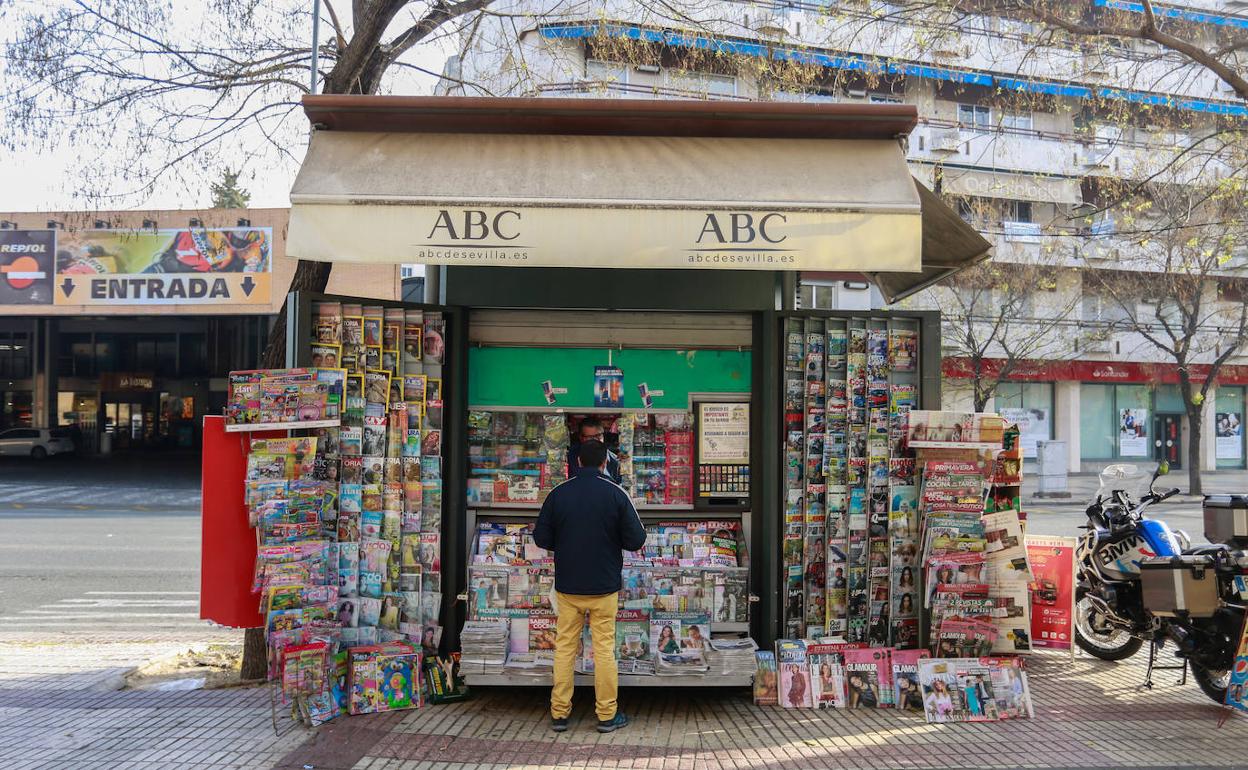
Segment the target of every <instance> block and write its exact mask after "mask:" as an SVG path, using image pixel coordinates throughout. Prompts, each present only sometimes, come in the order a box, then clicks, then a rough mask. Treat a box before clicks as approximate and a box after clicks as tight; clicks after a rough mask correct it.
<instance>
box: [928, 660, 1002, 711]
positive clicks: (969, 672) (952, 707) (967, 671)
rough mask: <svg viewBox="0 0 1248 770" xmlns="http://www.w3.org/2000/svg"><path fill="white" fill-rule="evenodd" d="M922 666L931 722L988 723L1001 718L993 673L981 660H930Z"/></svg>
mask: <svg viewBox="0 0 1248 770" xmlns="http://www.w3.org/2000/svg"><path fill="white" fill-rule="evenodd" d="M918 665H919V683H920V685H921V686H922V688H923V710H924V713H925V715H926V716H927V721H928V722H987V721H993V720H995V719H998V718H999V711H998V707H997V702H996V698H995V694H994V692H993V685H992V670H991V667H990V666H989V665H987V664H986V663H984V662H981V661H980V659H978V658H975V659H947V658H927V659H924V660H920V661H919V664H918Z"/></svg>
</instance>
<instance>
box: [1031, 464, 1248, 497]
mask: <svg viewBox="0 0 1248 770" xmlns="http://www.w3.org/2000/svg"><path fill="white" fill-rule="evenodd" d="M1124 462H1125V461H1124ZM1134 465H1136V466H1137V467H1138V468H1139V469H1140V472H1141V473H1143V474H1144V475H1143V477H1141V478H1140V480H1139V482H1138V484H1137V486H1138V487H1139V489H1138V490H1136V489H1132V491H1133V492H1142V491H1143V490H1144V489H1145V488H1147V486H1148V477H1149V475H1150V474H1151V473H1152V472H1153V469H1154V468H1155V467H1156V463H1153V462H1152V461H1139V462H1136V463H1134ZM1201 482H1202V483H1203V484H1204V489H1205V494H1210V495H1212V494H1226V493H1236V494H1248V471H1244V470H1224V471H1205V472H1204V473H1202V474H1201ZM1038 485H1039V479H1038V478H1037V477H1036V471H1035V466H1033V465H1028V466H1027V467H1026V468H1024V469H1023V501H1024V503H1028V502H1030V503H1034V504H1041V505H1045V506H1052V505H1077V506H1079V507H1081V508H1086V507H1087V505H1088V503H1090V502H1092V498H1094V497H1095V496H1096V490H1097V488H1098V487H1099V486H1100V477H1099V475H1098V474H1096V473H1078V474H1074V475H1072V476H1067V477H1066V488H1067V490H1068V491H1069V492H1070V497H1069V498H1038V497H1036V489H1037V487H1038ZM1157 487H1158V488H1160V489H1165V488H1167V487H1178V488H1179V489H1180V490H1182V492H1181V494H1179V495H1177V496H1176V497H1172V498H1171V499H1170V500H1171V501H1172V502H1173V503H1175V504H1183V503H1187V504H1193V503H1194V504H1199V503H1200V502H1201V501H1202V500H1203V495H1195V496H1193V495H1189V494H1187V490H1188V478H1187V471H1184V470H1176V471H1172V472H1170V473H1169V474H1168V475H1166V476H1162V477H1161V478H1160V479H1158V480H1157Z"/></svg>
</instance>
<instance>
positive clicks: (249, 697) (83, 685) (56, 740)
mask: <svg viewBox="0 0 1248 770" xmlns="http://www.w3.org/2000/svg"><path fill="white" fill-rule="evenodd" d="M230 633H232V634H233V636H234V637H237V636H238V635H239V634H238V632H223V631H221V632H216V633H211V634H210V636H211V637H212V638H217V639H219V638H227V637H228V635H229V634H230ZM190 646H191V645H190V644H189V643H188V642H187V641H186V640H185V637H181V636H163V637H126V636H123V635H112V636H110V637H106V638H97V639H92V640H91V641H89V642H84V641H83V640H82V639H81V638H79V639H76V640H72V641H71V640H68V639H64V638H62V639H59V640H56V641H41V642H40V641H34V640H32V639H30V638H25V639H21V640H19V639H16V638H13V637H4V638H2V639H0V768H5V769H6V770H9V769H10V768H12V769H13V770H17V769H18V768H74V770H94V769H95V768H100V770H103V769H104V768H109V769H110V770H111V769H112V768H122V767H126V768H146V769H148V770H156V769H157V768H175V767H176V768H182V767H197V768H209V767H211V768H221V769H222V770H224V768H257V767H268V766H271V765H273V764H274V763H275V762H277V761H278V760H280V759H281V758H282V757H283V756H284V755H286V754H287V753H289V752H290V751H291V750H292V749H294V748H295V747H296V746H298V745H299V744H300V743H302V742H303V741H304V740H305V739H306V738H307V733H306V731H304V730H302V729H301V728H293V727H292V726H290V725H289V724H288V723H281V727H282V730H283V734H282V735H281V736H276V735H274V730H273V725H272V721H271V719H270V716H269V697H268V693H267V691H266V690H265V689H263V688H254V687H253V688H231V689H222V690H212V691H203V690H195V691H181V692H177V691H162V690H126V691H118V688H119V687H121V685H122V678H123V677H124V675H125V673H126V672H127V671H129V670H130V669H132V668H134V667H135V666H137V665H140V664H141V663H144V662H146V661H148V660H151V659H153V658H158V657H164V656H167V655H173V654H176V653H179V652H183V651H185V650H187V649H188V648H189V647H190Z"/></svg>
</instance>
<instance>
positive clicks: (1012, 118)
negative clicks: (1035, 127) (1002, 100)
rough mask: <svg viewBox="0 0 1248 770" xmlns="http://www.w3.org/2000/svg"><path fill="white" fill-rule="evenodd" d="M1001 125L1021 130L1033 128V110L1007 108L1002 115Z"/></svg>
mask: <svg viewBox="0 0 1248 770" xmlns="http://www.w3.org/2000/svg"><path fill="white" fill-rule="evenodd" d="M1001 125H1002V126H1003V127H1004V128H1013V129H1016V130H1019V131H1030V130H1031V125H1032V121H1031V112H1030V111H1028V110H1006V111H1005V112H1004V113H1002V115H1001Z"/></svg>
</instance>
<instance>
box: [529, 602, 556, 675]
mask: <svg viewBox="0 0 1248 770" xmlns="http://www.w3.org/2000/svg"><path fill="white" fill-rule="evenodd" d="M557 626H558V618H556V617H555V616H554V615H548V614H540V613H533V614H532V615H529V652H530V653H531V654H533V655H534V658H535V659H536V660H537V661H538V662H539V663H545V665H553V664H554V662H555V630H556V627H557Z"/></svg>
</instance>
